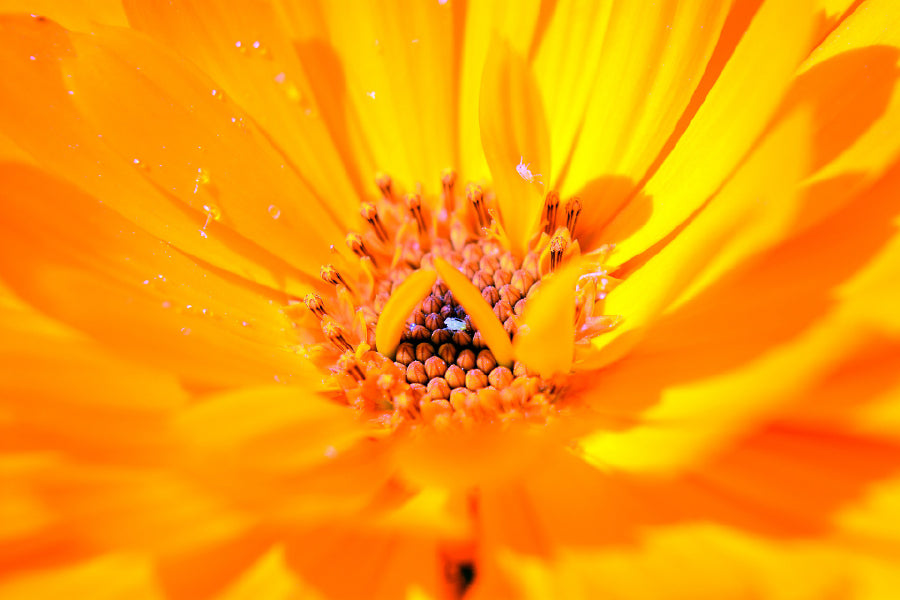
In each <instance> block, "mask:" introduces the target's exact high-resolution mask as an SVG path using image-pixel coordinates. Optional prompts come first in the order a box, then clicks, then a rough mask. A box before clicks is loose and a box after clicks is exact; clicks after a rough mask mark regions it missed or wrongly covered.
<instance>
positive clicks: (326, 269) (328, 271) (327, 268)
mask: <svg viewBox="0 0 900 600" xmlns="http://www.w3.org/2000/svg"><path fill="white" fill-rule="evenodd" d="M319 276H321V277H322V281H324V282H325V283H330V284H332V285H342V286H344V287H345V288H347V289H348V290H349V289H350V286H349V285H348V284H347V282H346V281H345V280H344V278H343V277H342V276H341V274H340V273H338V270H337V269H336V268H334V265H322V268H321V269H319Z"/></svg>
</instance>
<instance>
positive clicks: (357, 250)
mask: <svg viewBox="0 0 900 600" xmlns="http://www.w3.org/2000/svg"><path fill="white" fill-rule="evenodd" d="M346 242H347V247H348V248H350V251H351V252H353V254H355V255H356V256H358V257H359V258H363V257H368V258H369V259H371V261H372V265H374V266H375V267H376V268H377V267H378V262H377V261H376V260H375V256H373V255H372V253H371V252H369V249H368V248H366V244H365V242H364V241H363V238H362V236H361V235H359V234H358V233H348V234H347V238H346Z"/></svg>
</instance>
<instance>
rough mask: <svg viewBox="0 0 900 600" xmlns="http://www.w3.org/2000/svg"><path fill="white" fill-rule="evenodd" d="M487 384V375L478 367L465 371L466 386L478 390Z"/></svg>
mask: <svg viewBox="0 0 900 600" xmlns="http://www.w3.org/2000/svg"><path fill="white" fill-rule="evenodd" d="M487 384H488V378H487V375H485V374H484V372H482V371H481V370H480V369H472V370H471V371H469V372H468V373H466V387H467V388H468V389H470V390H472V391H473V392H474V391H475V390H480V389H481V388H483V387H485V386H486V385H487Z"/></svg>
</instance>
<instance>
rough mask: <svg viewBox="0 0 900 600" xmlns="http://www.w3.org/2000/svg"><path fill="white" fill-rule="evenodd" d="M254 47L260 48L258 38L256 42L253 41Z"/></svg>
mask: <svg viewBox="0 0 900 600" xmlns="http://www.w3.org/2000/svg"><path fill="white" fill-rule="evenodd" d="M253 47H254V48H259V40H256V41H255V42H253Z"/></svg>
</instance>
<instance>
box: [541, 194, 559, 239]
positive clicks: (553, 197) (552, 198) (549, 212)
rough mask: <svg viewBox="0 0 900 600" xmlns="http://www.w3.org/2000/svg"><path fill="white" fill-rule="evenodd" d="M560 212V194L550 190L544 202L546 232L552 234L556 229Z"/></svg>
mask: <svg viewBox="0 0 900 600" xmlns="http://www.w3.org/2000/svg"><path fill="white" fill-rule="evenodd" d="M558 214H559V194H557V193H556V192H550V193H549V194H547V199H546V201H545V202H544V233H546V234H547V235H551V234H552V233H553V232H554V231H556V217H557V215H558Z"/></svg>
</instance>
